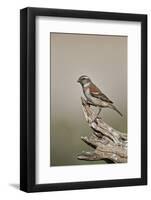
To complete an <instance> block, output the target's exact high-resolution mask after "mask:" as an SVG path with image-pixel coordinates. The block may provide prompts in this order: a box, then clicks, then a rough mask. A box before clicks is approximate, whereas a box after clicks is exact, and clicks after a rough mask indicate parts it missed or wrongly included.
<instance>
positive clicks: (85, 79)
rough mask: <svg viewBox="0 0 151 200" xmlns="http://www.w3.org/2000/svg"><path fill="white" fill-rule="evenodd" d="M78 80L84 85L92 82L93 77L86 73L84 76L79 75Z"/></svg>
mask: <svg viewBox="0 0 151 200" xmlns="http://www.w3.org/2000/svg"><path fill="white" fill-rule="evenodd" d="M77 82H78V83H80V84H81V85H82V86H84V85H85V84H88V83H90V82H91V79H90V78H89V77H88V76H86V75H82V76H80V77H79V79H78V80H77Z"/></svg>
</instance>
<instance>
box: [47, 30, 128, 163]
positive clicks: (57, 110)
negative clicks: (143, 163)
mask: <svg viewBox="0 0 151 200" xmlns="http://www.w3.org/2000/svg"><path fill="white" fill-rule="evenodd" d="M50 48H51V51H50V52H51V55H50V64H51V127H50V128H51V131H50V152H51V153H50V166H64V165H82V164H96V163H105V162H104V161H80V160H77V154H79V153H80V152H81V151H82V150H85V151H89V150H92V149H91V147H89V146H88V145H86V144H85V143H84V142H82V141H81V139H80V137H81V136H88V135H90V134H91V133H92V130H91V129H90V128H89V127H88V124H87V122H86V121H85V118H84V115H83V111H82V106H81V100H80V96H81V95H83V94H82V89H81V86H80V84H78V83H77V79H78V78H79V76H81V75H88V76H89V77H90V78H91V79H92V81H93V82H94V83H95V84H96V85H97V86H98V87H99V88H100V89H101V90H102V91H103V92H104V94H105V95H107V96H108V97H109V98H110V99H111V100H112V101H113V102H114V105H115V106H116V107H117V108H118V109H119V110H120V111H121V112H122V114H123V115H124V117H120V115H119V114H117V113H116V112H115V111H113V110H110V109H104V110H103V111H102V112H101V115H102V117H103V119H104V120H105V121H106V122H107V123H109V124H110V125H111V126H113V127H114V128H116V129H118V130H120V131H123V132H127V37H126V36H105V35H85V34H66V33H50Z"/></svg>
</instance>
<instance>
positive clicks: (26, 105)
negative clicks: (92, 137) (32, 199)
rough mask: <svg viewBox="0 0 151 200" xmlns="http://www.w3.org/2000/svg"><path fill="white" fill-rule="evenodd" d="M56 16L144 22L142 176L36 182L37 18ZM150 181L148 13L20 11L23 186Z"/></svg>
mask: <svg viewBox="0 0 151 200" xmlns="http://www.w3.org/2000/svg"><path fill="white" fill-rule="evenodd" d="M37 16H54V17H68V18H83V19H96V20H98V19H103V20H120V21H130V22H140V23H141V155H140V156H141V177H140V178H132V179H120V180H100V181H87V182H70V183H52V184H36V182H35V179H36V163H35V154H36V150H35V145H36V143H35V137H36V134H35V123H36V122H35V117H36V116H35V102H36V94H35V87H36V85H35V82H36V81H35V79H36V76H35V71H36V66H35V42H36V41H35V30H36V29H35V19H36V17H37ZM146 184H147V15H143V14H126V13H111V12H95V11H83V10H63V9H48V8H32V7H28V8H24V9H22V10H21V11H20V189H21V190H22V191H25V192H44V191H57V190H71V189H72V190H73V189H89V188H105V187H121V186H133V185H146Z"/></svg>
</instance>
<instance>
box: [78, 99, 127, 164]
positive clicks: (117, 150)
mask: <svg viewBox="0 0 151 200" xmlns="http://www.w3.org/2000/svg"><path fill="white" fill-rule="evenodd" d="M81 101H82V108H83V113H84V116H85V119H86V121H87V122H88V125H89V127H90V128H91V129H92V130H93V132H92V135H91V136H90V137H81V139H82V140H83V141H84V142H85V143H86V144H88V145H89V146H91V147H93V148H94V151H92V152H85V151H83V152H82V153H81V154H79V155H78V159H79V160H89V161H94V160H108V161H111V162H114V163H125V162H127V134H125V133H122V132H120V131H118V130H116V129H114V128H112V127H111V126H110V125H108V124H107V123H105V122H104V121H103V120H102V118H100V117H99V116H97V117H96V114H95V112H94V111H93V109H92V107H91V105H90V103H89V102H87V101H86V100H85V99H84V98H83V97H81Z"/></svg>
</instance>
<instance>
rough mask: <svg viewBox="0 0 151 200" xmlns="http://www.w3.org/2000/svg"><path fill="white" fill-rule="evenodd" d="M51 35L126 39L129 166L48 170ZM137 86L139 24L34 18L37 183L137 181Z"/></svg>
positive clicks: (138, 157)
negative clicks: (80, 34) (99, 36)
mask: <svg viewBox="0 0 151 200" xmlns="http://www.w3.org/2000/svg"><path fill="white" fill-rule="evenodd" d="M50 32H60V33H61V32H64V33H83V34H100V35H125V36H128V163H126V164H114V165H112V164H108V165H82V166H80V165H79V166H65V167H61V166H60V167H50V165H49V164H50ZM140 84H141V26H140V23H138V22H120V21H105V20H86V19H71V18H59V17H58V18H56V17H37V18H36V100H37V102H36V183H37V184H42V183H58V182H76V181H94V180H112V179H127V178H140V176H141V168H140V166H141V165H140V161H141V158H140V155H141V154H140V153H141V127H140V124H141V120H140V119H141V118H140V116H141V110H140V105H141V100H140V97H141V95H140V94H141V87H140V86H141V85H140Z"/></svg>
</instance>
